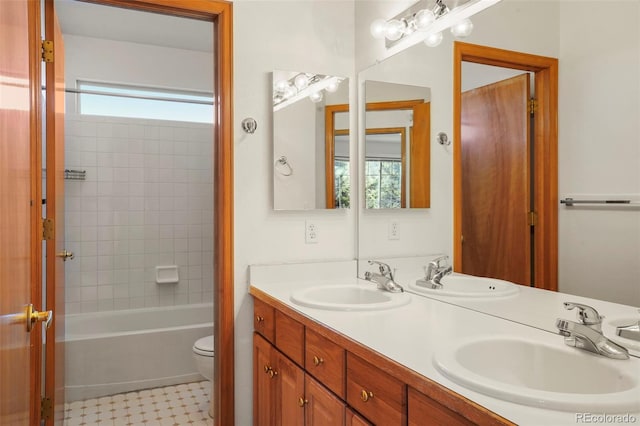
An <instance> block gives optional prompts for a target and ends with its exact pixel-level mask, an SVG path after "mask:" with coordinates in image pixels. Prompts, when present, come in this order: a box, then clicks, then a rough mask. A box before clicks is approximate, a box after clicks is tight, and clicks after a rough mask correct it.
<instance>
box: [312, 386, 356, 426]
mask: <svg viewBox="0 0 640 426" xmlns="http://www.w3.org/2000/svg"><path fill="white" fill-rule="evenodd" d="M304 383H305V397H306V409H305V416H304V419H305V425H307V426H340V425H342V426H344V422H345V418H344V417H345V416H344V415H345V408H346V406H345V403H344V402H342V401H341V400H340V399H338V398H337V397H336V396H335V395H333V394H332V393H331V392H329V391H328V390H327V389H326V388H325V387H324V386H322V385H321V384H320V383H318V382H317V381H315V380H314V379H313V378H312V377H311V376H309V375H308V374H307V376H306V377H305V381H304Z"/></svg>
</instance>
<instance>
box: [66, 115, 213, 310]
mask: <svg viewBox="0 0 640 426" xmlns="http://www.w3.org/2000/svg"><path fill="white" fill-rule="evenodd" d="M212 140H213V133H212V126H211V125H204V124H197V123H183V122H171V121H158V120H140V119H123V118H111V117H97V116H78V115H71V114H67V116H66V144H65V163H66V164H65V167H66V168H68V169H78V170H86V171H87V178H86V180H84V181H71V180H67V181H66V182H65V183H66V188H65V190H66V194H65V201H66V203H65V207H66V215H65V222H66V223H65V225H66V232H65V234H66V235H65V237H66V240H67V244H68V247H69V248H70V250H72V251H73V252H74V253H75V255H76V258H75V259H74V260H72V261H70V262H67V263H66V265H65V272H66V286H67V293H66V304H67V312H69V313H81V312H94V311H104V310H118V309H133V308H141V307H156V306H172V305H179V304H188V303H202V302H210V301H212V300H213V278H214V273H213V247H214V242H213V167H212V159H213V142H212ZM164 265H178V268H179V276H180V282H178V283H177V284H162V285H159V284H156V283H155V267H156V266H164Z"/></svg>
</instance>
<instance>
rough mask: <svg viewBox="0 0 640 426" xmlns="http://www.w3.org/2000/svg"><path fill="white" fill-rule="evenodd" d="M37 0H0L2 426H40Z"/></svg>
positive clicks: (0, 395) (0, 356)
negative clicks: (28, 311) (32, 311)
mask: <svg viewBox="0 0 640 426" xmlns="http://www.w3.org/2000/svg"><path fill="white" fill-rule="evenodd" d="M39 19H40V16H39V11H38V2H36V1H34V2H25V1H0V135H1V136H0V141H1V142H0V377H1V379H0V424H2V425H27V424H39V420H40V418H39V415H40V412H39V404H40V398H39V395H40V374H39V373H40V348H41V346H40V342H41V334H40V328H41V327H39V326H37V325H36V326H35V327H34V328H33V330H32V332H31V333H28V332H27V327H26V321H27V318H26V315H25V307H26V305H28V304H29V303H31V302H33V303H34V304H35V307H36V309H38V308H39V307H40V303H38V301H39V295H40V276H39V273H38V272H39V269H38V268H39V265H40V263H41V262H40V260H39V257H40V249H39V247H40V234H39V232H38V231H39V229H40V202H39V201H40V200H39V193H40V182H39V180H40V173H39V158H38V155H39V149H38V144H39V143H40V137H39V128H38V118H39V102H38V96H39V87H40V74H39V66H40V60H39V49H40V41H39V39H40V37H39V32H40V21H39Z"/></svg>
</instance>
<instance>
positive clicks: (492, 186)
mask: <svg viewBox="0 0 640 426" xmlns="http://www.w3.org/2000/svg"><path fill="white" fill-rule="evenodd" d="M529 93H530V92H529V74H523V75H521V76H518V77H514V78H511V79H507V80H504V81H501V82H498V83H495V84H491V85H488V86H484V87H480V88H477V89H474V90H470V91H467V92H465V93H463V94H462V105H461V120H462V121H461V123H462V128H461V156H462V167H461V174H462V206H461V207H462V269H461V272H463V273H465V274H472V275H479V276H486V277H493V278H499V279H504V280H508V281H512V282H515V283H518V284H523V285H530V284H531V228H530V226H529V216H528V213H529V211H530V210H531V203H530V178H531V177H530V155H529V149H530V146H529V136H530V130H529V129H530V126H529V120H530V118H529V113H528V100H529Z"/></svg>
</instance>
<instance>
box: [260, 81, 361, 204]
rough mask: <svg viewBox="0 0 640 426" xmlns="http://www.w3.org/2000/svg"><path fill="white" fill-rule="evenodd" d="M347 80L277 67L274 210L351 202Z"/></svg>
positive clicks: (274, 102) (274, 122)
mask: <svg viewBox="0 0 640 426" xmlns="http://www.w3.org/2000/svg"><path fill="white" fill-rule="evenodd" d="M348 105H349V83H348V80H347V79H346V78H344V77H339V76H333V75H325V74H316V73H311V72H302V71H280V70H276V71H274V72H273V156H274V159H273V206H274V209H275V210H316V209H335V208H349V207H350V199H349V191H350V179H349V176H350V159H349V106H348Z"/></svg>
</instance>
